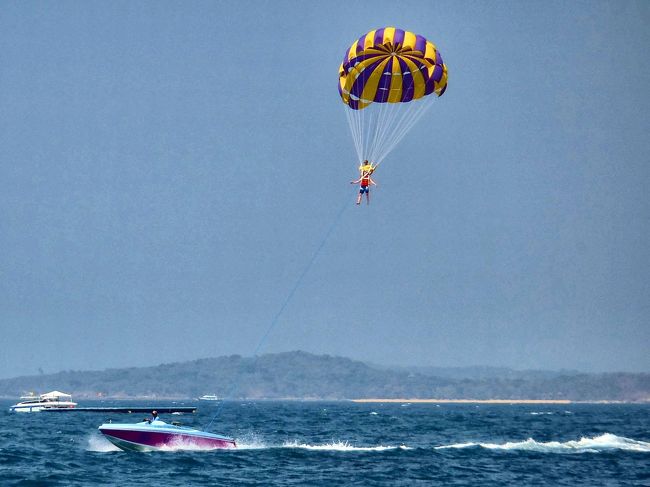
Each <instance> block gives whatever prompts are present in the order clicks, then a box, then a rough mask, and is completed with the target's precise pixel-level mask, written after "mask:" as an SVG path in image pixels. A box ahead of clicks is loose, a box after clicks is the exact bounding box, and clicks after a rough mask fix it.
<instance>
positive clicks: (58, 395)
mask: <svg viewBox="0 0 650 487" xmlns="http://www.w3.org/2000/svg"><path fill="white" fill-rule="evenodd" d="M20 399H23V401H20V402H19V403H17V404H14V405H13V406H11V407H10V408H9V411H11V412H14V413H37V412H39V411H43V410H44V409H70V408H74V407H75V406H76V405H77V403H76V402H72V396H71V395H70V394H66V393H65V392H59V391H52V392H48V393H47V394H41V395H40V396H36V395H35V394H33V393H32V394H30V395H28V396H21V398H20Z"/></svg>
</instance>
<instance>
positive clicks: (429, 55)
mask: <svg viewBox="0 0 650 487" xmlns="http://www.w3.org/2000/svg"><path fill="white" fill-rule="evenodd" d="M446 88H447V66H445V64H444V63H443V61H442V57H441V56H440V52H439V51H438V49H436V46H435V45H434V44H432V43H431V42H429V41H428V40H426V39H425V38H424V37H422V36H421V35H418V34H414V33H413V32H408V31H405V30H402V29H396V28H395V27H384V28H382V29H377V30H371V31H370V32H368V33H367V34H365V35H362V36H361V37H360V38H359V39H357V40H356V41H354V43H353V44H352V45H351V46H350V48H349V49H348V50H347V51H346V53H345V57H344V58H343V62H342V63H341V66H340V67H339V94H340V95H341V99H342V100H343V103H345V104H346V105H348V106H349V107H350V108H352V109H353V110H361V109H363V108H366V107H367V106H368V105H370V104H371V103H373V102H375V103H405V102H409V101H411V100H417V99H419V98H422V97H423V96H427V95H430V94H432V93H435V94H436V95H437V96H441V95H442V94H443V93H444V92H445V89H446Z"/></svg>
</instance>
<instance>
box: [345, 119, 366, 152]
mask: <svg viewBox="0 0 650 487" xmlns="http://www.w3.org/2000/svg"><path fill="white" fill-rule="evenodd" d="M344 110H345V116H346V117H347V119H348V125H349V127H350V133H351V134H352V141H353V142H354V149H355V150H356V151H357V157H358V158H359V160H361V154H362V152H363V148H362V147H361V144H360V139H359V123H358V120H357V119H356V118H355V117H354V114H353V113H352V110H349V109H348V108H347V107H346V108H344Z"/></svg>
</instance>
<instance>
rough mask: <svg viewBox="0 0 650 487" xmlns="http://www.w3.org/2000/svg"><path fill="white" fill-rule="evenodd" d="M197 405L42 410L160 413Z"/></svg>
mask: <svg viewBox="0 0 650 487" xmlns="http://www.w3.org/2000/svg"><path fill="white" fill-rule="evenodd" d="M196 409H197V408H196V406H171V407H170V406H145V407H142V406H119V407H99V408H47V409H43V410H42V412H48V413H54V412H56V413H62V412H67V413H74V412H77V413H126V414H131V413H148V414H151V411H158V413H159V414H165V413H167V414H169V413H195V412H196Z"/></svg>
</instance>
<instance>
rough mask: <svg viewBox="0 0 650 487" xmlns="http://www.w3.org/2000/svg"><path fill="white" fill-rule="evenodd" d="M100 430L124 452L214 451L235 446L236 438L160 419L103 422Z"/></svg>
mask: <svg viewBox="0 0 650 487" xmlns="http://www.w3.org/2000/svg"><path fill="white" fill-rule="evenodd" d="M99 431H101V432H102V434H103V435H104V436H105V437H106V439H108V440H109V441H110V442H111V443H113V444H114V445H115V446H117V447H118V448H120V449H122V450H126V451H152V450H215V449H221V448H236V446H237V445H236V444H235V440H234V439H232V438H228V437H226V436H221V435H217V434H214V433H206V432H204V431H200V430H196V429H193V428H184V427H181V426H175V425H169V424H167V423H164V422H162V421H154V422H153V423H151V424H148V423H136V424H112V423H108V424H103V425H101V426H100V427H99Z"/></svg>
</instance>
